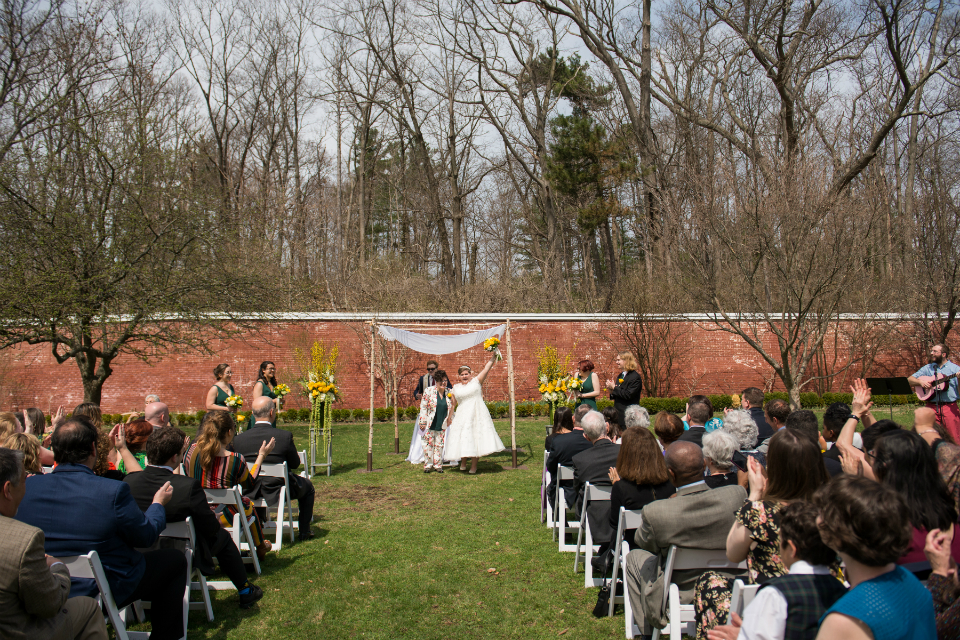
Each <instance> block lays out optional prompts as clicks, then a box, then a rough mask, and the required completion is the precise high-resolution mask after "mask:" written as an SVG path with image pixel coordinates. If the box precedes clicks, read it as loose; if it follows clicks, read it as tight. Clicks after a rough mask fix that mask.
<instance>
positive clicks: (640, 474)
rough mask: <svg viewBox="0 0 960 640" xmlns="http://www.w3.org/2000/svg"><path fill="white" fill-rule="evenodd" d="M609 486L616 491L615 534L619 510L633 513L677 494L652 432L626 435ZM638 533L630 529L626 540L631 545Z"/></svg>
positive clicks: (612, 507)
mask: <svg viewBox="0 0 960 640" xmlns="http://www.w3.org/2000/svg"><path fill="white" fill-rule="evenodd" d="M610 482H611V483H613V491H611V492H610V527H611V528H612V529H613V530H614V531H616V530H617V525H618V524H619V520H620V507H624V508H626V509H627V510H628V511H634V510H637V509H642V508H643V507H645V506H646V505H648V504H650V503H651V502H653V501H654V500H663V499H664V498H669V497H670V496H672V495H673V494H674V493H676V489H675V488H674V486H673V485H672V484H670V480H669V478H668V477H667V463H666V462H664V460H663V454H662V453H660V447H659V446H657V439H656V438H654V437H653V434H652V433H650V430H649V429H641V428H639V427H634V428H632V429H627V430H626V431H624V432H623V439H622V441H621V443H620V453H619V454H618V455H617V466H616V467H611V468H610ZM635 531H636V530H635V529H631V530H629V531H627V532H625V534H624V540H626V541H627V542H632V541H633V534H634V532H635ZM614 542H616V541H614Z"/></svg>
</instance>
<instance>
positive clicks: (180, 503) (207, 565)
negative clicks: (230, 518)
mask: <svg viewBox="0 0 960 640" xmlns="http://www.w3.org/2000/svg"><path fill="white" fill-rule="evenodd" d="M123 481H124V482H126V483H127V484H128V485H130V493H131V495H133V499H134V500H135V501H136V503H137V506H138V507H140V509H141V510H142V511H146V509H147V508H148V507H149V506H150V505H151V504H152V503H153V496H154V495H156V493H157V491H158V490H159V489H160V487H162V486H163V484H164V483H165V482H169V483H170V486H171V487H173V496H172V497H171V498H170V502H168V503H167V504H166V506H164V511H166V513H167V522H183V521H184V520H186V519H187V518H188V517H190V518H193V528H194V530H195V531H196V533H197V559H196V560H195V563H196V565H197V567H198V568H199V569H200V570H201V571H202V572H203V573H204V575H210V574H212V573H213V556H215V555H217V554H218V553H220V551H221V550H222V549H223V548H224V547H225V546H226V545H227V544H232V540H231V538H230V534H229V533H227V532H226V531H225V530H224V528H223V527H221V526H220V522H219V521H218V520H217V516H216V515H214V513H213V511H212V510H211V509H210V505H209V504H208V503H207V495H206V494H205V493H204V492H203V487H201V486H200V481H199V480H197V479H195V478H191V477H189V476H181V475H177V474H175V473H172V472H171V471H169V470H167V469H163V468H161V467H153V466H149V465H148V466H147V468H146V469H144V470H143V471H140V472H137V473H130V474H127V476H126V477H125V478H124V479H123Z"/></svg>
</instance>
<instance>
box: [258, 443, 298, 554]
mask: <svg viewBox="0 0 960 640" xmlns="http://www.w3.org/2000/svg"><path fill="white" fill-rule="evenodd" d="M247 467H248V468H250V469H252V468H253V464H252V463H250V462H248V463H247ZM288 469H289V468H288V467H287V462H286V460H284V461H283V462H282V463H280V464H262V465H260V473H259V475H258V476H257V477H258V478H282V479H283V486H282V487H280V495H279V496H278V498H277V504H276V505H270V504H267V501H266V499H264V498H257V499H253V498H251V500H252V501H253V506H255V507H257V508H258V509H264V510H265V511H266V512H267V518H266V520H265V521H264V522H263V534H264V535H266V534H267V532H268V531H273V532H275V533H276V540H274V542H273V549H274V551H280V549H281V548H283V529H284V527H286V528H287V529H288V530H289V531H290V543H291V544H293V530H294V529H295V528H297V527H296V526H295V525H297V524H299V523H295V522H294V521H293V505H291V504H290V503H291V500H290V476H288V475H287V474H288ZM273 508H276V510H277V517H276V519H274V518H273V514H272V513H270V510H271V509H273Z"/></svg>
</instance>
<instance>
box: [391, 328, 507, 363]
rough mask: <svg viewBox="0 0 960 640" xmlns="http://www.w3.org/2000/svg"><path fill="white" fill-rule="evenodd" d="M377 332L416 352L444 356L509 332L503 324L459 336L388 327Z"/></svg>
mask: <svg viewBox="0 0 960 640" xmlns="http://www.w3.org/2000/svg"><path fill="white" fill-rule="evenodd" d="M377 330H378V331H379V332H380V335H381V336H383V337H384V338H385V339H387V340H390V341H393V340H396V341H397V342H399V343H400V344H402V345H404V346H407V347H409V348H411V349H413V350H414V351H419V352H420V353H429V354H431V355H436V356H444V355H447V354H448V353H456V352H457V351H465V350H466V349H469V348H470V347H475V346H477V345H478V344H483V343H484V341H486V340H487V339H488V338H492V337H494V336H497V337H501V336H503V332H504V331H506V330H507V325H505V324H501V325H498V326H496V327H491V328H490V329H483V330H482V331H474V332H472V333H463V334H460V335H458V336H437V335H431V334H427V333H414V332H413V331H407V330H405V329H398V328H396V327H391V326H387V325H377Z"/></svg>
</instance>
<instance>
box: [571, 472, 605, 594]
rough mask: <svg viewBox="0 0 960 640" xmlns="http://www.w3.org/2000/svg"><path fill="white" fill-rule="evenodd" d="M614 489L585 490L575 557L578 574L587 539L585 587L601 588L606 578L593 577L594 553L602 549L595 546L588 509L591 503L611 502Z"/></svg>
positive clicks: (584, 562) (594, 486)
mask: <svg viewBox="0 0 960 640" xmlns="http://www.w3.org/2000/svg"><path fill="white" fill-rule="evenodd" d="M612 491H613V487H603V486H597V485H594V484H590V483H589V482H588V483H587V484H586V486H585V487H584V488H583V510H582V511H581V512H580V531H579V532H578V533H577V552H576V554H575V555H574V557H573V572H574V573H576V572H577V568H578V566H579V565H580V547H581V545H580V543H581V542H582V541H583V540H584V538H586V545H585V546H586V550H585V552H584V559H583V586H584V587H587V588H590V587H599V586H600V585H601V584H603V579H604V577H605V576H600V577H599V578H594V577H593V562H591V560H593V552H594V551H598V550H599V549H600V545H595V544H593V531H591V530H590V518H588V517H587V507H588V506H589V505H590V503H591V502H610V493H611V492H612Z"/></svg>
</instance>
